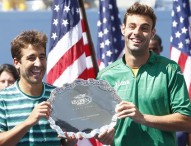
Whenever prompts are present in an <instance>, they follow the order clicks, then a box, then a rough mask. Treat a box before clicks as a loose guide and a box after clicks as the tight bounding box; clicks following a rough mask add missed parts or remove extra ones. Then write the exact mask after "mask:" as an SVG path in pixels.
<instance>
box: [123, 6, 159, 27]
mask: <svg viewBox="0 0 191 146" xmlns="http://www.w3.org/2000/svg"><path fill="white" fill-rule="evenodd" d="M133 14H135V15H136V14H137V15H144V16H147V17H150V18H151V20H152V22H153V26H152V29H154V28H155V25H156V19H157V18H156V15H155V13H154V10H153V9H152V8H151V7H150V6H148V5H144V4H140V3H138V2H135V3H134V4H133V5H132V6H131V7H129V9H127V11H126V13H125V16H124V19H123V24H124V25H126V20H127V16H129V15H133Z"/></svg>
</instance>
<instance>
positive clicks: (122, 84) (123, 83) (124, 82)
mask: <svg viewBox="0 0 191 146" xmlns="http://www.w3.org/2000/svg"><path fill="white" fill-rule="evenodd" d="M128 84H130V82H129V81H121V82H116V83H115V86H114V87H115V88H117V87H119V86H125V85H128Z"/></svg>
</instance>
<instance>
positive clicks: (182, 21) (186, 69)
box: [170, 0, 191, 98]
mask: <svg viewBox="0 0 191 146" xmlns="http://www.w3.org/2000/svg"><path fill="white" fill-rule="evenodd" d="M190 18H191V17H190V5H189V0H174V1H173V10H172V33H171V39H170V41H171V54H170V58H171V59H172V60H174V61H176V62H177V63H178V64H179V66H180V67H181V70H182V72H183V74H184V77H185V81H186V85H187V88H188V91H189V96H190V98H191V42H190V33H191V31H190V24H191V23H190V20H191V19H190Z"/></svg>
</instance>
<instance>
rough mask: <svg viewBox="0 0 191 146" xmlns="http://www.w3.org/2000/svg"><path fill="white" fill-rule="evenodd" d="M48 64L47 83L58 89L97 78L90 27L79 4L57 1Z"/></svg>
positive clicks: (74, 0)
mask: <svg viewBox="0 0 191 146" xmlns="http://www.w3.org/2000/svg"><path fill="white" fill-rule="evenodd" d="M52 10H53V15H52V16H53V18H52V26H51V36H50V51H49V53H48V60H47V78H46V79H47V82H48V83H50V84H53V85H55V86H58V87H59V86H62V85H63V84H64V83H71V82H73V81H74V80H75V79H77V78H82V79H88V78H95V77H96V71H95V69H94V65H93V60H92V55H93V54H91V51H90V49H92V48H90V45H89V42H88V38H87V26H86V25H85V23H84V22H85V20H84V19H83V17H82V13H81V12H82V11H81V9H80V8H79V4H78V1H77V0H55V1H54V3H53V7H52Z"/></svg>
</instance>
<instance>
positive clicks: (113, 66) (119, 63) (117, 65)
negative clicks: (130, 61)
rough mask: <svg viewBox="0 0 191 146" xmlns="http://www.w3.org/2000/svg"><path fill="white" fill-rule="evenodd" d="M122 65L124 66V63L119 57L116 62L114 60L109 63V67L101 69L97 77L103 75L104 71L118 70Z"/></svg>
mask: <svg viewBox="0 0 191 146" xmlns="http://www.w3.org/2000/svg"><path fill="white" fill-rule="evenodd" d="M121 66H124V63H123V61H122V59H118V60H116V61H115V62H113V63H112V64H110V65H108V66H107V67H105V68H104V69H102V70H100V71H99V73H98V76H97V78H99V76H101V75H102V74H104V73H107V72H110V71H111V72H115V71H118V69H119V68H121Z"/></svg>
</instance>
